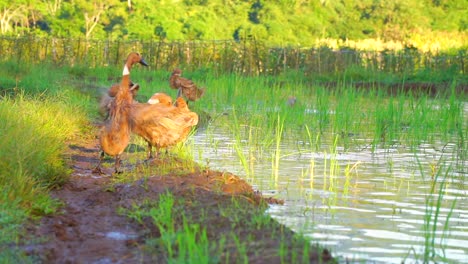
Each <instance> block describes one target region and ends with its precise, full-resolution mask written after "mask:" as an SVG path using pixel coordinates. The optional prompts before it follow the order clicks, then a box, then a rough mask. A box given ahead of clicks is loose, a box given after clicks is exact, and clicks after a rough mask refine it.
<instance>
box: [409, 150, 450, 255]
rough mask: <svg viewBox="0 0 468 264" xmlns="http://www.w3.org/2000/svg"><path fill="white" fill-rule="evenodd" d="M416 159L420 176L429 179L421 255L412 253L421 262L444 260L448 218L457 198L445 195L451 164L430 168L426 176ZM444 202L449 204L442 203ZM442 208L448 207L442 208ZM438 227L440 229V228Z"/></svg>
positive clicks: (448, 229)
mask: <svg viewBox="0 0 468 264" xmlns="http://www.w3.org/2000/svg"><path fill="white" fill-rule="evenodd" d="M417 160H418V165H419V170H420V173H421V177H422V178H423V179H424V180H429V182H428V184H429V192H428V193H427V194H426V197H425V206H426V209H425V214H424V216H423V218H424V225H423V234H424V245H423V252H422V254H421V255H418V252H414V253H415V255H416V257H417V258H418V259H421V261H422V262H423V263H429V262H438V261H442V262H445V261H446V257H447V256H446V253H445V248H446V245H445V244H444V241H445V239H446V238H448V237H449V232H450V219H451V217H452V214H453V212H454V209H455V206H456V204H457V200H458V197H446V196H447V188H448V185H449V181H450V179H449V178H448V177H449V176H450V175H451V174H452V172H453V170H452V167H451V166H449V167H444V166H440V167H439V166H437V168H435V169H431V171H432V172H431V175H430V177H428V175H426V174H425V172H424V168H423V165H422V163H421V162H420V161H419V159H417ZM450 200H451V202H450ZM445 203H449V204H447V205H444V204H445ZM443 208H448V209H446V210H444V209H443ZM440 227H441V228H442V230H440Z"/></svg>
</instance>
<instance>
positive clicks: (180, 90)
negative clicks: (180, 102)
mask: <svg viewBox="0 0 468 264" xmlns="http://www.w3.org/2000/svg"><path fill="white" fill-rule="evenodd" d="M181 96H182V88H179V89H178V90H177V98H179V97H181Z"/></svg>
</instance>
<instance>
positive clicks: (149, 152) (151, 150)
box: [146, 142, 153, 161]
mask: <svg viewBox="0 0 468 264" xmlns="http://www.w3.org/2000/svg"><path fill="white" fill-rule="evenodd" d="M152 159H153V146H151V143H149V142H148V159H146V160H147V161H148V160H152Z"/></svg>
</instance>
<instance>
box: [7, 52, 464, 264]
mask: <svg viewBox="0 0 468 264" xmlns="http://www.w3.org/2000/svg"><path fill="white" fill-rule="evenodd" d="M169 74H170V73H169V72H167V71H162V70H159V71H153V70H151V69H149V70H138V71H135V73H132V80H133V81H134V82H137V83H139V84H140V85H141V89H140V93H139V95H138V97H137V99H138V100H140V101H146V99H147V98H149V97H150V96H151V95H152V94H153V93H155V92H161V91H162V92H166V93H169V94H171V95H172V96H175V93H176V91H175V90H171V89H170V88H169V86H168V77H169ZM119 75H120V67H118V68H115V67H96V68H89V67H87V66H85V65H75V66H73V67H72V66H64V67H55V66H54V65H52V64H51V65H49V64H43V65H25V64H17V63H16V62H13V61H7V62H1V63H0V76H1V77H0V93H1V97H0V121H1V122H0V131H2V133H1V134H0V137H1V140H0V160H1V166H0V187H1V188H2V190H3V192H2V194H1V195H0V209H1V210H0V212H1V213H0V234H1V235H0V237H1V238H0V249H2V250H0V251H1V252H2V253H0V260H5V261H6V262H12V261H14V260H18V259H22V258H23V256H22V255H21V253H19V252H14V251H12V250H3V249H9V247H8V246H7V245H9V244H11V243H16V242H17V241H18V240H19V238H20V237H23V236H25V235H26V234H24V233H23V232H24V230H23V229H22V228H19V227H21V226H22V224H23V223H24V222H25V221H26V220H27V219H28V218H36V217H41V216H42V215H45V214H52V213H54V212H55V210H56V209H57V208H58V206H60V203H59V202H58V201H56V200H54V199H52V198H51V197H50V196H49V194H48V191H49V190H50V189H51V188H54V187H57V186H60V185H61V184H62V183H63V182H64V181H66V180H67V175H68V171H67V166H66V163H67V160H66V159H65V158H64V151H65V148H66V145H67V143H68V142H70V141H74V140H80V138H82V137H94V136H95V135H91V134H90V133H89V131H90V129H89V127H90V124H91V123H92V122H93V121H94V120H96V119H100V118H101V117H100V116H99V114H98V107H97V102H98V99H99V96H100V94H101V93H102V92H104V91H105V89H106V88H108V87H110V85H111V84H112V83H114V82H117V81H118V80H119V79H118V77H119ZM185 76H186V77H189V78H191V79H193V80H197V83H198V84H199V85H200V86H205V87H207V94H206V96H205V97H203V98H202V99H201V100H200V101H198V102H196V103H194V104H192V105H190V106H191V108H192V110H193V111H195V112H197V113H199V115H200V118H201V122H200V126H201V127H204V128H208V129H209V127H210V126H209V125H210V124H213V123H215V124H216V125H217V126H222V127H225V128H226V129H227V130H229V131H231V133H233V136H234V138H236V144H235V148H237V151H238V153H239V159H240V160H241V162H243V164H244V166H245V168H246V171H247V172H248V166H249V165H248V162H247V160H248V157H245V154H243V151H242V150H245V149H249V151H250V152H251V153H252V154H251V155H255V157H256V158H271V157H272V155H276V156H275V157H273V161H275V160H276V163H275V162H272V166H273V167H274V166H275V164H276V166H278V160H279V157H280V155H281V153H280V151H279V149H278V150H277V151H276V152H275V153H274V154H272V153H265V152H264V151H263V150H264V149H266V148H271V147H272V146H273V149H274V148H275V147H274V146H279V143H280V142H283V141H291V142H307V143H308V144H310V145H311V146H313V147H314V148H316V149H321V148H322V147H323V145H335V146H340V147H343V148H344V149H349V148H355V147H360V146H362V145H369V146H371V147H372V148H373V149H377V148H387V147H389V146H392V145H394V144H403V145H405V146H409V147H411V146H417V145H418V144H421V143H423V142H435V141H442V142H448V141H450V142H455V143H456V144H457V149H458V151H457V157H455V158H456V159H460V160H461V161H463V160H467V158H468V157H467V156H468V145H467V144H468V143H467V142H468V141H467V140H466V138H467V137H468V130H467V127H468V118H467V117H466V116H465V112H464V105H465V103H466V99H467V98H466V87H467V85H468V79H467V77H466V76H465V75H463V74H462V73H460V72H457V71H454V70H447V71H443V72H434V71H430V70H424V69H423V70H420V71H417V72H416V73H414V74H411V75H406V74H402V75H398V74H395V73H385V72H377V71H369V70H366V69H364V68H359V67H354V68H349V69H347V70H346V71H345V72H342V73H339V74H336V73H334V74H324V75H318V74H316V75H310V74H304V72H301V71H286V72H283V73H282V74H280V75H278V76H256V77H247V76H243V75H239V74H223V73H219V72H217V71H215V70H210V69H201V70H194V71H192V72H186V73H185ZM427 83H431V84H436V86H435V87H436V88H435V89H436V90H435V92H434V91H432V90H431V91H430V92H428V91H427V89H426V88H427V87H426V84H427ZM408 84H411V85H410V86H408ZM408 87H409V88H408ZM460 87H461V88H460ZM291 96H294V97H295V98H296V99H297V101H296V103H295V104H294V105H292V106H291V105H289V104H288V103H287V101H288V98H289V97H291ZM226 116H228V117H229V118H226ZM351 134H353V135H354V134H359V135H360V136H359V138H365V139H367V141H366V142H362V141H359V142H355V141H354V140H353V137H348V136H347V135H351ZM213 148H216V146H213ZM464 165H465V163H464V162H463V163H461V164H460V166H464ZM331 166H332V165H331ZM434 192H437V190H434ZM161 199H165V200H164V202H162V203H160V204H159V205H158V206H160V207H161V206H162V207H164V206H166V205H167V206H168V208H170V206H169V205H170V203H171V202H173V201H171V196H170V195H168V196H166V197H163V198H161ZM432 202H437V201H432ZM160 209H161V210H160V211H164V210H163V209H164V208H160ZM135 210H136V211H135V212H127V213H128V214H129V215H130V216H131V217H132V218H135V219H137V220H138V214H141V213H144V214H149V216H151V214H152V211H151V210H150V211H149V212H140V211H139V210H141V208H135ZM168 210H169V209H168ZM429 214H433V212H429ZM167 217H171V215H170V214H168V215H167ZM158 221H159V220H158ZM161 221H162V222H161ZM168 221H170V219H168ZM260 224H261V219H260ZM155 225H158V226H161V227H162V230H164V232H165V234H166V235H168V236H172V235H173V234H171V232H172V230H171V228H170V224H169V223H166V222H164V219H163V220H160V221H159V222H155ZM427 225H428V241H429V242H428V243H429V244H430V240H431V239H430V237H431V230H430V227H431V222H430V220H428V222H427ZM184 228H186V232H184V234H185V236H183V237H178V238H177V239H180V240H183V241H185V242H186V245H187V248H186V249H184V250H186V252H191V253H193V254H194V255H193V256H194V257H197V258H198V257H206V251H207V247H208V246H207V245H206V243H207V241H205V240H203V239H202V241H201V243H197V244H196V245H195V244H194V241H192V240H191V239H193V237H194V236H197V237H201V238H203V237H204V233H203V232H204V231H203V230H200V229H199V227H198V226H197V225H189V224H187V225H186V226H184ZM26 236H27V235H26ZM195 246H196V247H195ZM168 247H169V248H168V249H167V250H168V252H169V254H171V251H170V250H171V249H170V245H168ZM428 254H429V253H428Z"/></svg>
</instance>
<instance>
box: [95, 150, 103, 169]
mask: <svg viewBox="0 0 468 264" xmlns="http://www.w3.org/2000/svg"><path fill="white" fill-rule="evenodd" d="M103 159H104V151H102V150H101V153H100V155H99V163H98V165H97V166H96V168H94V169H93V173H97V174H104V172H103V171H102V169H101V163H102V160H103Z"/></svg>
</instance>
